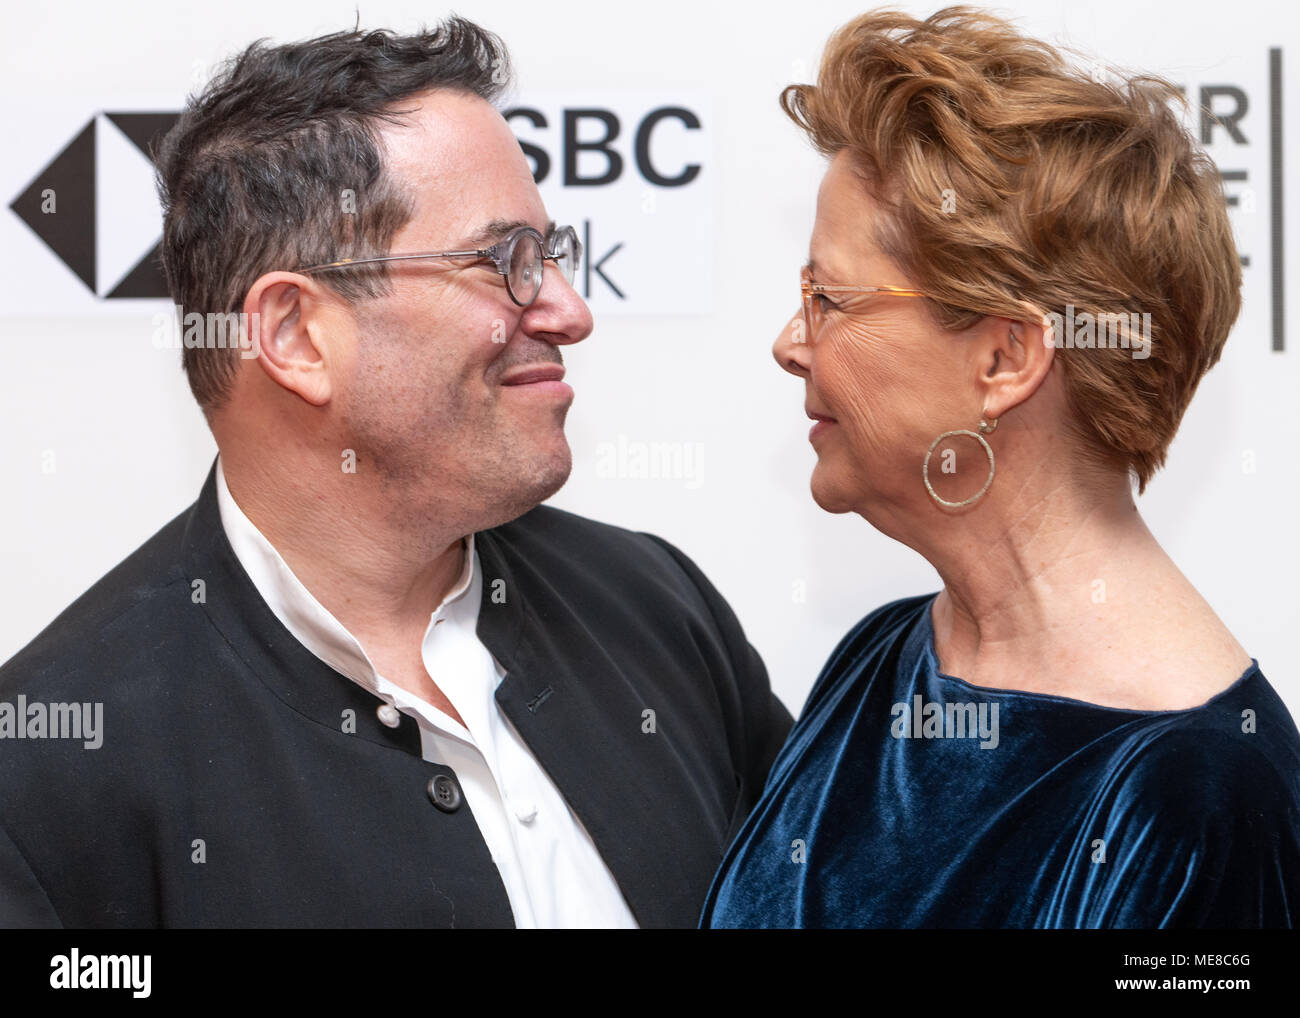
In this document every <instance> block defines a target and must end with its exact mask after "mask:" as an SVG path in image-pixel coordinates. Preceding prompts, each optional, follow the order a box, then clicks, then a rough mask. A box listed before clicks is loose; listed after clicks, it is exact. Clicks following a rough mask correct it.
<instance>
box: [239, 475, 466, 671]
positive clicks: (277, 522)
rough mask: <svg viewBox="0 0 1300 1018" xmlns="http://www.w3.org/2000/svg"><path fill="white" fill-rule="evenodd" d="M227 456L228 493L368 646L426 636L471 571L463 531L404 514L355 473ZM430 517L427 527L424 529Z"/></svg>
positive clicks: (433, 516) (320, 598)
mask: <svg viewBox="0 0 1300 1018" xmlns="http://www.w3.org/2000/svg"><path fill="white" fill-rule="evenodd" d="M299 463H300V464H301V465H298V466H295V467H294V468H293V469H291V470H290V469H278V468H275V467H274V466H272V465H269V464H267V463H266V462H265V461H257V460H252V459H250V460H244V459H242V458H241V457H239V456H237V455H235V456H228V455H226V454H224V453H223V455H222V458H221V466H222V472H223V473H224V475H225V479H226V486H227V487H228V488H229V490H230V494H231V497H232V498H233V499H234V501H235V504H236V505H238V506H239V508H240V510H241V511H242V512H243V513H244V515H245V516H247V517H248V519H249V521H250V522H251V523H252V524H253V525H254V526H255V527H257V529H258V530H259V531H260V532H261V533H262V534H263V536H265V537H266V539H267V540H268V541H270V543H271V545H272V546H273V547H274V548H275V550H276V551H277V552H278V553H279V554H280V557H281V558H283V559H284V561H285V563H286V564H287V565H288V566H289V568H290V569H291V570H292V571H293V573H294V575H295V576H296V577H297V578H298V580H299V581H300V582H301V583H302V585H303V586H304V587H306V588H307V589H308V590H309V591H310V592H311V594H312V596H313V597H315V598H316V600H317V601H319V602H320V603H321V605H323V606H324V607H325V609H326V610H328V611H329V612H330V614H332V615H333V616H334V617H335V618H336V619H338V620H339V622H340V623H341V624H342V625H343V626H344V628H346V629H347V630H348V631H349V632H351V633H352V634H353V635H354V636H356V638H357V639H358V640H359V641H360V642H361V643H362V645H363V646H367V647H368V646H369V644H370V643H373V642H379V641H382V642H387V641H388V640H389V639H390V638H391V637H392V636H393V635H394V634H397V633H406V632H419V633H423V630H424V628H425V627H426V626H427V625H428V621H429V616H430V615H431V614H432V612H433V610H434V609H435V608H436V607H437V605H438V604H439V603H440V602H441V601H442V600H443V599H444V598H445V597H446V596H447V594H448V593H449V592H450V591H451V590H452V588H453V587H454V586H455V584H456V582H457V580H458V579H459V577H460V576H461V573H462V571H463V569H464V541H463V540H462V539H463V538H464V537H465V536H466V533H468V531H466V533H459V532H457V531H458V530H459V528H458V527H456V526H454V525H453V526H449V527H439V526H438V525H437V524H438V520H437V519H436V511H434V512H433V513H431V514H430V515H429V516H426V517H425V518H423V519H410V518H409V517H408V518H404V516H407V514H403V513H401V512H395V511H394V509H393V506H392V505H391V503H389V502H387V501H386V500H385V499H384V498H383V492H382V490H381V489H380V485H378V484H377V483H375V482H372V481H370V480H368V479H363V478H362V477H360V476H358V475H356V474H345V473H343V472H342V471H341V470H339V469H338V467H337V466H334V467H333V469H332V470H326V469H323V468H322V469H316V470H312V469H310V467H309V466H308V465H307V464H308V463H309V461H308V460H306V459H304V460H302V461H299ZM421 524H423V527H421Z"/></svg>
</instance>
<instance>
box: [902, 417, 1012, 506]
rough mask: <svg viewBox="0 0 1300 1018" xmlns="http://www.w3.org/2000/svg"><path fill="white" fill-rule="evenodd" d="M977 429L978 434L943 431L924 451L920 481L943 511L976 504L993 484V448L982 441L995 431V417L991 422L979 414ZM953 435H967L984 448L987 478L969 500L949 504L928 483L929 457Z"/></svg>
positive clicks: (996, 423)
mask: <svg viewBox="0 0 1300 1018" xmlns="http://www.w3.org/2000/svg"><path fill="white" fill-rule="evenodd" d="M979 428H980V430H979V431H978V432H975V431H968V430H966V429H965V428H959V429H957V430H956V431H945V432H944V433H943V434H942V435H940V436H939V437H938V438H936V439H935V440H934V441H933V442H931V443H930V448H929V449H927V450H926V451H925V462H924V463H923V464H921V479H922V480H924V481H925V490H926V491H928V492H929V493H930V497H931V498H932V499H934V500H935V501H936V502H937V503H938V504H939V505H941V506H942V507H943V508H945V509H960V508H961V507H962V506H967V505H971V504H973V503H975V502H978V501H979V500H980V499H981V498H983V497H984V494H985V492H987V491H988V490H989V486H990V485H991V484H992V483H993V473H994V465H993V447H992V446H991V445H989V444H988V442H986V441H985V440H984V436H985V435H991V434H993V432H995V431H997V429H998V420H997V418H996V417H995V418H994V419H993V420H992V421H988V420H986V419H985V418H984V416H983V415H982V414H981V415H980V424H979ZM954 435H969V436H970V437H971V438H973V439H975V441H977V442H979V444H980V445H982V446H983V447H984V453H985V455H986V456H988V458H989V476H988V478H987V479H986V480H985V481H984V487H982V488H980V490H979V491H977V492H975V494H974V495H972V496H971V497H970V498H964V499H962V500H961V501H960V502H949V501H948V500H947V499H946V498H940V497H939V495H938V493H937V492H936V491H935V490H934V486H933V485H932V484H931V483H930V457H931V456H932V455H933V454H934V448H935V446H937V445H938V444H939V443H940V442H942V441H943V440H944V439H945V438H951V437H952V436H954Z"/></svg>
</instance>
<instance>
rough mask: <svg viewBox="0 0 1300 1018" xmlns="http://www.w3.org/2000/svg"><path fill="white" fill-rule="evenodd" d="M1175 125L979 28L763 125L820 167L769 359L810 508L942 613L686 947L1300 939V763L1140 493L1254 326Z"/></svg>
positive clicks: (740, 844)
mask: <svg viewBox="0 0 1300 1018" xmlns="http://www.w3.org/2000/svg"><path fill="white" fill-rule="evenodd" d="M1180 101H1181V96H1180V95H1179V93H1178V92H1177V90H1176V89H1175V88H1174V87H1173V86H1172V85H1170V84H1168V83H1167V82H1164V81H1162V80H1160V79H1156V78H1150V77H1145V76H1143V77H1136V78H1132V79H1129V80H1112V79H1109V78H1108V77H1107V76H1106V75H1104V74H1099V73H1095V72H1094V73H1091V74H1090V73H1084V72H1081V71H1078V70H1076V69H1074V68H1073V67H1072V66H1071V65H1070V64H1069V63H1068V62H1067V61H1066V60H1065V58H1064V57H1062V56H1061V54H1060V53H1058V52H1057V51H1056V50H1055V49H1053V48H1052V47H1050V46H1048V45H1046V44H1044V43H1042V42H1039V41H1036V40H1033V39H1029V38H1026V37H1024V36H1023V35H1021V34H1019V33H1018V32H1017V31H1016V30H1015V29H1014V28H1013V27H1012V26H1010V25H1009V24H1007V23H1005V22H1003V21H1000V20H998V19H996V18H994V17H992V16H989V15H987V14H983V13H981V12H978V11H974V10H971V9H969V8H950V9H947V10H944V11H941V12H939V13H938V14H936V15H934V16H933V17H931V18H929V19H928V20H925V21H918V20H915V19H913V18H911V17H908V16H906V15H904V14H899V13H893V12H883V13H872V14H867V15H863V16H862V17H859V18H857V19H856V20H855V21H853V22H851V23H849V24H848V25H846V26H844V27H843V28H842V29H840V30H839V31H838V32H837V33H836V34H835V35H834V36H833V38H832V39H831V40H830V43H829V45H828V47H827V51H826V53H825V56H824V59H823V62H822V66H821V69H820V73H819V77H818V83H817V84H816V85H815V86H812V85H794V86H791V87H790V88H788V89H786V91H785V93H784V94H783V96H782V105H783V107H784V109H785V111H786V112H787V113H788V114H789V115H790V116H791V117H792V118H793V119H794V120H795V121H796V123H798V124H799V125H800V126H801V127H802V128H803V129H804V130H805V131H806V132H807V133H808V135H809V136H810V138H811V139H812V141H813V143H814V144H815V145H816V146H817V148H818V149H819V150H820V151H821V152H823V153H824V154H825V155H827V156H828V157H830V165H829V168H828V170H827V173H826V176H825V178H824V180H823V182H822V185H821V189H820V192H819V195H818V202H817V215H816V222H815V225H814V227H813V232H812V238H811V243H810V252H809V264H808V266H806V267H805V269H804V270H803V275H802V279H801V287H802V295H803V301H804V305H803V313H802V314H801V315H799V316H796V318H795V319H794V320H793V321H792V322H791V323H790V324H789V325H788V326H787V327H786V328H785V330H784V331H783V332H782V333H781V335H780V337H779V339H778V340H777V342H776V344H775V347H774V353H775V356H776V359H777V361H778V363H779V364H780V365H781V366H782V367H783V368H784V369H785V370H786V371H788V372H790V373H791V374H793V375H795V376H797V377H798V378H800V379H801V380H802V381H803V383H804V386H805V392H806V410H807V413H808V416H809V417H810V418H812V419H813V420H814V421H815V422H816V423H815V425H814V427H813V429H812V433H811V435H810V440H811V442H812V445H813V447H814V449H815V450H816V453H817V465H816V467H815V469H814V471H813V475H812V484H811V487H812V495H813V497H814V499H815V500H816V502H817V503H818V504H819V505H820V506H821V507H822V508H823V509H826V510H827V511H829V512H834V513H843V512H855V513H858V514H859V515H861V516H862V517H863V518H865V519H866V520H867V521H868V522H869V523H870V524H872V526H874V527H875V528H876V529H877V530H879V531H881V532H882V533H884V534H886V535H888V536H890V537H892V538H895V539H896V540H899V541H901V542H903V543H904V544H906V545H908V546H909V547H911V548H913V549H915V550H916V551H917V552H919V553H920V554H921V555H923V556H924V557H925V558H926V559H927V560H928V561H929V562H930V563H931V564H932V565H933V566H934V567H935V569H936V570H937V571H938V573H939V576H940V578H941V579H942V581H943V589H942V590H941V591H939V592H938V594H936V595H926V596H920V597H911V598H907V599H904V600H901V601H896V602H894V603H892V604H888V605H885V606H884V607H882V608H879V609H877V610H876V611H874V612H872V613H871V614H869V615H868V616H867V617H866V618H865V619H863V620H862V621H861V622H860V623H859V624H858V625H857V626H856V627H855V628H854V629H853V630H852V631H851V632H850V633H849V634H848V635H847V636H846V637H845V639H844V640H843V641H842V642H841V644H840V645H839V647H838V648H837V649H836V650H835V651H834V653H833V654H832V655H831V658H830V660H829V661H828V662H827V664H826V666H825V668H824V670H823V672H822V674H821V676H820V677H819V678H818V680H817V682H816V684H815V686H814V687H813V690H812V692H811V694H810V695H809V698H808V701H807V703H806V704H805V706H804V710H803V714H802V717H801V718H800V720H799V722H798V724H797V725H796V727H795V729H794V730H793V732H792V733H791V736H790V739H789V741H788V742H787V744H786V746H785V748H784V749H783V751H782V753H781V755H780V756H779V757H778V759H777V761H776V763H775V765H774V767H773V769H772V772H771V775H770V777H769V779H768V782H767V787H766V790H765V792H764V795H763V797H762V800H761V801H760V802H759V804H758V806H757V807H756V809H755V810H754V812H753V814H752V815H751V816H750V818H749V820H748V822H747V823H746V825H745V827H744V828H743V829H742V831H741V832H740V834H739V836H738V837H737V839H736V841H735V842H734V844H733V845H732V847H731V849H730V851H729V852H728V855H727V857H726V859H725V860H724V864H723V867H722V869H721V871H720V872H719V874H718V877H717V879H716V880H715V883H714V886H713V889H712V891H711V892H710V895H709V898H708V901H707V903H706V907H705V910H704V916H703V925H706V926H743V927H753V926H779V927H789V926H884V927H935V926H942V927H1104V926H1120V927H1159V926H1218V927H1248V926H1292V925H1293V924H1294V922H1295V919H1296V917H1297V910H1300V735H1298V734H1297V731H1296V727H1295V724H1294V722H1293V721H1292V719H1291V717H1290V715H1289V713H1288V712H1287V709H1286V707H1285V706H1284V704H1283V703H1282V701H1281V700H1280V699H1279V697H1278V696H1277V694H1276V692H1275V691H1274V690H1273V688H1272V686H1271V685H1270V684H1269V682H1268V681H1267V680H1266V679H1265V677H1264V675H1263V673H1262V672H1261V670H1260V668H1259V665H1258V663H1257V662H1256V661H1255V660H1254V659H1252V657H1251V656H1250V655H1249V654H1248V653H1247V652H1246V650H1245V649H1244V648H1243V647H1242V646H1241V645H1240V644H1239V643H1238V642H1237V640H1236V639H1235V638H1234V637H1233V635H1232V634H1231V633H1230V632H1229V631H1228V630H1227V628H1226V627H1225V626H1224V624H1223V623H1222V622H1221V621H1220V620H1219V618H1218V617H1217V616H1216V615H1215V613H1214V611H1213V610H1212V609H1211V607H1210V605H1209V604H1208V603H1207V602H1206V600H1205V599H1204V598H1203V597H1202V596H1201V595H1200V594H1199V593H1198V592H1197V591H1196V589H1195V588H1194V587H1193V586H1192V584H1191V583H1190V582H1189V581H1188V579H1187V578H1186V577H1185V576H1184V575H1183V574H1182V573H1181V572H1180V571H1179V570H1178V568H1177V566H1175V564H1174V563H1173V562H1172V561H1171V560H1170V558H1169V556H1168V555H1166V554H1165V552H1164V551H1163V550H1162V549H1161V547H1160V545H1159V544H1158V543H1157V542H1156V539H1155V538H1154V537H1153V536H1152V534H1151V532H1150V531H1149V530H1148V529H1147V527H1146V525H1145V524H1144V523H1143V521H1142V518H1141V516H1140V515H1139V514H1138V512H1137V509H1136V508H1135V506H1134V500H1133V493H1132V484H1133V481H1134V480H1136V484H1137V488H1138V491H1139V492H1141V491H1142V490H1143V489H1144V488H1145V486H1146V484H1147V482H1148V481H1149V480H1150V479H1151V476H1152V474H1153V473H1154V472H1155V470H1156V469H1157V468H1158V467H1159V466H1161V464H1162V463H1163V462H1164V459H1165V455H1166V452H1167V450H1168V448H1169V444H1170V442H1171V440H1172V439H1173V436H1174V433H1175V432H1176V430H1177V428H1178V424H1179V421H1180V420H1181V419H1182V416H1183V413H1184V411H1185V410H1186V408H1187V404H1188V401H1189V400H1190V399H1191V397H1192V394H1193V393H1194V392H1195V390H1196V387H1197V385H1198V383H1199V382H1200V380H1201V378H1202V377H1203V376H1204V374H1205V372H1206V371H1207V370H1208V369H1209V368H1210V367H1211V366H1212V365H1213V364H1214V363H1215V362H1216V361H1217V360H1218V359H1219V356H1220V353H1221V351H1222V349H1223V344H1224V342H1225V340H1226V339H1227V337H1228V333H1229V330H1230V329H1231V327H1232V324H1233V322H1234V320H1235V319H1236V317H1237V312H1238V309H1239V306H1240V295H1239V290H1240V286H1241V269H1240V264H1239V259H1238V254H1237V250H1236V246H1235V244H1234V241H1233V237H1232V231H1231V228H1230V224H1229V221H1228V217H1227V212H1226V209H1225V203H1224V196H1223V190H1222V185H1221V183H1220V179H1219V176H1218V173H1217V171H1216V169H1215V167H1214V165H1213V164H1212V162H1211V161H1210V160H1209V159H1208V158H1207V157H1206V156H1205V155H1204V153H1203V152H1202V151H1201V150H1200V149H1199V148H1198V147H1197V146H1196V144H1195V143H1194V141H1193V140H1192V139H1191V138H1190V137H1189V136H1188V134H1187V132H1186V131H1185V130H1184V128H1183V127H1182V126H1181V124H1180V122H1179V119H1178V117H1177V115H1176V113H1175V112H1174V111H1173V110H1171V109H1170V104H1171V103H1176V102H1180Z"/></svg>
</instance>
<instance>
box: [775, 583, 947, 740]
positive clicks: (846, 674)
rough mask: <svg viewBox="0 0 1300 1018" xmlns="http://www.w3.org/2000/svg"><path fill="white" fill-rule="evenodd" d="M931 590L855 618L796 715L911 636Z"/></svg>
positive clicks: (805, 712)
mask: <svg viewBox="0 0 1300 1018" xmlns="http://www.w3.org/2000/svg"><path fill="white" fill-rule="evenodd" d="M934 597H935V595H934V594H917V595H915V596H913V597H903V598H899V599H898V600H896V601H890V602H889V603H888V604H883V605H881V606H880V607H879V608H876V609H875V610H874V611H871V612H869V613H868V614H866V615H864V616H863V617H862V618H861V619H859V620H858V622H857V623H855V624H854V626H853V627H852V628H851V629H850V630H849V631H848V632H847V633H845V634H844V636H843V637H842V638H841V640H840V642H839V643H838V644H836V646H835V649H834V650H833V651H831V654H830V657H828V658H827V659H826V664H825V665H823V666H822V670H821V674H819V675H818V676H817V681H816V682H814V683H813V687H812V690H811V691H810V692H809V694H808V699H807V700H806V701H804V706H803V710H802V711H801V712H800V716H801V717H802V716H804V715H806V714H808V712H809V710H810V709H811V708H812V707H813V706H814V705H815V704H816V702H817V701H818V700H819V699H821V698H822V697H823V696H824V695H825V694H826V693H827V692H828V691H829V690H830V689H833V688H836V687H838V686H839V685H841V684H843V683H844V682H846V681H851V680H852V679H853V677H854V676H855V675H856V673H857V671H858V669H859V666H860V665H861V664H862V663H863V662H864V660H866V659H868V658H871V657H874V656H879V655H887V654H889V653H890V652H891V651H899V650H901V649H902V646H903V645H904V644H905V643H906V642H907V640H908V639H909V637H911V636H913V635H914V633H915V630H916V623H917V622H918V621H920V620H921V616H922V613H924V612H926V611H929V607H930V602H931V601H933V600H934Z"/></svg>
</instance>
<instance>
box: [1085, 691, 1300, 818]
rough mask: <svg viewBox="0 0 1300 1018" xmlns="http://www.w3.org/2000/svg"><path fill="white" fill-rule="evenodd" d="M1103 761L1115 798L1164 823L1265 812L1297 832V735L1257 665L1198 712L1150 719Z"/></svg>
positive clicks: (1159, 714) (1156, 714)
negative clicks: (1108, 765) (1107, 766)
mask: <svg viewBox="0 0 1300 1018" xmlns="http://www.w3.org/2000/svg"><path fill="white" fill-rule="evenodd" d="M1111 760H1112V768H1111V769H1112V771H1113V777H1114V779H1115V782H1114V784H1115V787H1116V788H1117V790H1118V793H1119V794H1118V798H1119V799H1120V800H1121V801H1123V802H1127V803H1129V804H1131V805H1132V806H1133V807H1134V808H1137V809H1140V810H1141V811H1142V812H1144V813H1150V814H1155V813H1156V812H1159V813H1160V815H1161V816H1162V818H1163V819H1164V821H1166V822H1169V823H1175V822H1178V821H1182V822H1185V823H1186V824H1188V825H1189V826H1190V827H1194V828H1200V827H1203V826H1205V825H1207V824H1209V823H1213V824H1221V823H1222V822H1223V821H1224V820H1225V819H1227V817H1228V815H1229V814H1235V815H1236V816H1237V817H1238V819H1241V820H1244V821H1250V822H1254V821H1257V820H1258V819H1259V818H1261V817H1262V816H1264V815H1266V814H1267V815H1270V816H1273V817H1274V818H1276V819H1278V820H1282V819H1284V818H1285V819H1287V821H1288V823H1289V824H1290V825H1291V827H1292V828H1293V829H1294V830H1296V831H1297V833H1298V834H1300V731H1297V729H1296V725H1295V722H1294V720H1293V719H1292V718H1291V715H1290V712H1289V711H1288V710H1287V708H1286V706H1285V704H1284V703H1283V702H1282V700H1281V698H1280V697H1278V695H1277V693H1276V692H1275V691H1274V689H1273V687H1272V686H1271V685H1270V684H1269V682H1268V680H1267V679H1266V678H1265V677H1264V675H1263V673H1262V672H1260V670H1259V668H1258V666H1255V667H1253V668H1252V669H1250V671H1248V672H1247V673H1246V674H1245V675H1244V676H1242V678H1241V679H1239V680H1238V681H1237V682H1236V683H1234V684H1233V685H1232V686H1231V687H1229V688H1228V689H1227V690H1225V691H1224V692H1223V693H1221V694H1220V695H1218V696H1216V697H1214V698H1213V699H1211V700H1210V701H1209V702H1208V703H1206V704H1204V705H1202V706H1200V707H1197V708H1194V709H1191V710H1180V711H1157V712H1152V713H1150V714H1149V715H1147V717H1146V718H1145V719H1144V720H1143V722H1142V723H1139V724H1135V725H1134V727H1133V729H1132V731H1131V733H1130V734H1128V735H1127V737H1126V738H1124V739H1123V740H1122V741H1121V742H1120V743H1118V744H1117V747H1116V749H1115V751H1114V753H1113V754H1112V758H1111Z"/></svg>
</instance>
